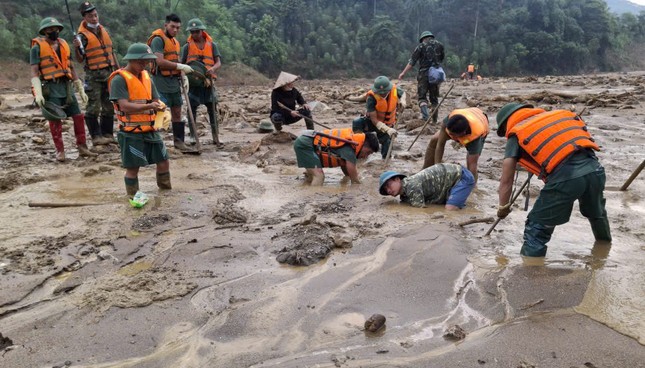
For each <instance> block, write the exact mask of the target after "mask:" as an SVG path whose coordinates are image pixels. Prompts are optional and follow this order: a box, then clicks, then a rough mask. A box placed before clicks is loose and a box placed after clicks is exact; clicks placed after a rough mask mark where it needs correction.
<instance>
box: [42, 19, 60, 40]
mask: <svg viewBox="0 0 645 368" xmlns="http://www.w3.org/2000/svg"><path fill="white" fill-rule="evenodd" d="M49 27H59V28H60V30H59V32H60V31H62V30H63V28H65V27H63V25H62V24H60V22H59V21H57V20H56V18H54V17H47V18H44V19H43V20H41V21H40V28H38V34H41V35H43V36H44V35H45V33H44V32H43V30H44V29H45V28H49Z"/></svg>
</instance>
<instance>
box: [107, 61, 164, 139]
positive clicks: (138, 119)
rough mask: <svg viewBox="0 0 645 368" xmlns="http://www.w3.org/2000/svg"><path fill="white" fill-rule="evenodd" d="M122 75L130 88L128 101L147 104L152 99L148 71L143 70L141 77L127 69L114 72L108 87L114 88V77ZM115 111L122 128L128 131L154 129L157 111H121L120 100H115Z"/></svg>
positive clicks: (142, 131) (109, 79)
mask: <svg viewBox="0 0 645 368" xmlns="http://www.w3.org/2000/svg"><path fill="white" fill-rule="evenodd" d="M117 74H118V75H120V76H121V77H123V79H124V80H125V83H126V86H127V88H128V101H130V102H133V103H138V104H146V103H150V102H151V101H152V81H151V80H150V75H149V74H148V72H147V71H145V70H144V71H142V72H141V78H137V77H136V76H135V75H134V74H132V73H130V72H129V71H127V70H125V69H119V70H117V71H115V72H113V73H112V74H111V75H110V77H109V78H108V88H109V89H110V90H111V89H112V79H113V78H114V77H115V76H116V75H117ZM113 105H114V112H115V114H116V118H117V119H118V120H119V122H120V125H121V130H123V131H126V132H133V133H137V132H141V133H144V132H150V131H154V130H155V129H154V127H153V125H154V121H155V116H156V113H155V111H154V110H146V111H140V112H137V113H126V112H123V111H121V109H120V107H119V104H118V101H113Z"/></svg>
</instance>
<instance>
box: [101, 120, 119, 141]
mask: <svg viewBox="0 0 645 368" xmlns="http://www.w3.org/2000/svg"><path fill="white" fill-rule="evenodd" d="M101 135H102V136H103V138H106V140H109V141H110V143H116V141H115V140H114V116H113V115H101Z"/></svg>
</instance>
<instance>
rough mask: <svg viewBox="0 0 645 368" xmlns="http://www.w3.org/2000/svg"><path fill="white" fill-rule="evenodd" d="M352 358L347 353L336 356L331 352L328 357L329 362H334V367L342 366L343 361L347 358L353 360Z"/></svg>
mask: <svg viewBox="0 0 645 368" xmlns="http://www.w3.org/2000/svg"><path fill="white" fill-rule="evenodd" d="M353 359H354V358H352V357H350V356H349V355H345V356H341V357H338V356H336V354H333V355H332V356H331V358H330V360H331V362H332V363H334V367H342V366H343V364H345V362H347V361H348V360H353Z"/></svg>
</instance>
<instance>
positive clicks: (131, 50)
mask: <svg viewBox="0 0 645 368" xmlns="http://www.w3.org/2000/svg"><path fill="white" fill-rule="evenodd" d="M156 58H157V56H156V55H155V54H153V53H152V50H151V49H150V46H148V45H146V44H145V43H133V44H132V45H130V47H128V53H127V54H125V56H124V57H123V60H153V59H156Z"/></svg>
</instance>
